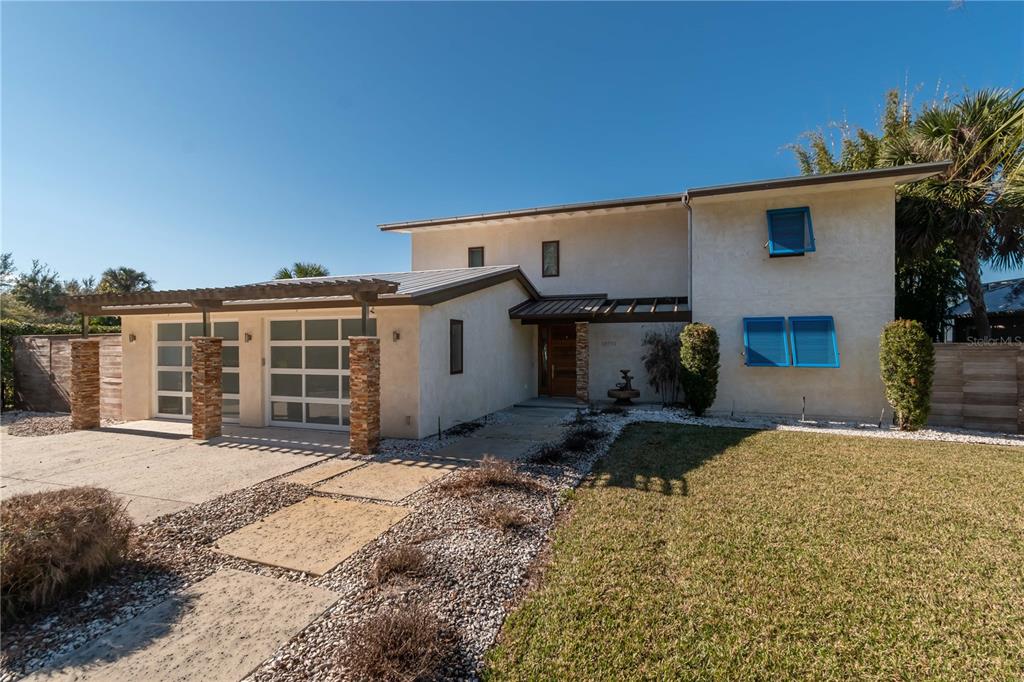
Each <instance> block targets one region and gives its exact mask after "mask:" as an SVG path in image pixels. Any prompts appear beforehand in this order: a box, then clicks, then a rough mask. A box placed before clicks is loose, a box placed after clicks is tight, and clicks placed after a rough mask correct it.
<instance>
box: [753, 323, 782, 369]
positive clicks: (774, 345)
mask: <svg viewBox="0 0 1024 682" xmlns="http://www.w3.org/2000/svg"><path fill="white" fill-rule="evenodd" d="M743 345H744V346H745V348H746V357H747V360H746V364H747V366H749V367H787V366H788V365H789V347H788V344H787V343H786V318H784V317H746V318H743Z"/></svg>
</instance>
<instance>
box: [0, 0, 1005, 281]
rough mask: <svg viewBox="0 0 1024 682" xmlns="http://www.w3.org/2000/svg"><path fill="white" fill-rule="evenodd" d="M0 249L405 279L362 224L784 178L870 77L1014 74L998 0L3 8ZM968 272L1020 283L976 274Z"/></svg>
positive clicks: (100, 260)
mask: <svg viewBox="0 0 1024 682" xmlns="http://www.w3.org/2000/svg"><path fill="white" fill-rule="evenodd" d="M0 18H2V54H0V56H2V60H3V63H2V93H0V94H2V117H3V118H2V138H3V139H2V144H3V147H2V159H0V160H2V173H3V177H2V180H3V187H2V188H3V206H2V218H3V233H2V240H3V250H4V251H13V252H14V255H15V260H16V262H17V263H18V265H19V266H20V267H22V268H24V267H27V266H28V265H29V263H30V261H31V259H32V258H39V259H41V260H43V261H45V262H48V263H50V264H51V265H52V266H53V267H54V268H55V269H56V270H58V271H59V272H60V273H61V274H62V275H63V276H65V277H81V276H85V275H90V274H98V273H99V272H100V271H102V270H103V269H104V268H106V267H108V266H112V265H129V266H132V267H135V268H139V269H142V270H145V271H146V272H147V273H149V274H150V275H151V276H152V277H154V278H155V279H156V281H157V285H158V287H159V288H175V287H189V286H201V285H221V284H236V283H242V282H248V281H257V280H260V279H263V278H267V277H269V276H271V275H272V274H273V272H274V270H275V269H277V268H278V267H280V266H282V265H285V264H288V263H290V262H292V261H295V260H312V261H318V262H322V263H324V264H326V265H327V266H328V267H330V269H331V271H332V272H334V273H336V274H346V273H362V272H383V271H388V270H404V269H408V267H409V250H408V241H407V237H405V236H401V235H394V234H381V233H378V231H377V229H376V224H377V223H380V222H390V221H397V220H405V219H413V218H426V217H436V216H442V215H451V214H459V213H473V212H479V211H489V210H501V209H507V208H515V207H523V206H533V205H541V204H550V203H565V202H574V201H587V200H596V199H605V198H615V197H622V196H629V195H640V194H658V193H665V192H675V191H680V190H682V189H684V188H686V187H693V186H700V185H709V184H716V183H723V182H738V181H743V180H753V179H758V178H766V177H775V176H783V175H794V174H796V172H797V168H796V164H795V162H794V161H793V158H792V155H791V154H790V153H789V152H787V151H786V150H785V149H784V146H785V145H786V144H787V143H789V142H792V141H794V140H795V139H796V138H797V137H798V136H799V135H800V133H801V132H803V131H805V130H808V129H811V128H815V127H818V126H820V125H822V124H825V123H827V122H828V121H830V120H836V119H840V118H846V119H847V120H849V121H850V122H852V123H856V124H861V125H865V126H871V127H873V125H874V123H875V121H876V120H877V117H878V113H879V109H880V105H881V102H882V98H883V93H884V92H885V91H886V90H887V89H888V88H891V87H902V86H904V85H905V84H909V85H910V87H911V88H912V89H915V90H916V89H918V88H919V89H920V91H919V94H918V97H919V99H924V98H928V97H931V96H932V95H934V94H936V93H937V92H938V93H941V92H946V91H950V92H953V93H957V92H960V91H961V90H963V89H964V88H981V87H1020V86H1021V81H1022V73H1021V68H1022V65H1024V38H1022V36H1024V4H1022V3H998V4H997V3H991V4H989V3H981V2H973V1H968V2H967V3H966V4H965V5H964V6H963V7H962V8H961V9H951V8H950V5H949V4H947V3H902V4H883V3H863V4H845V3H821V4H819V3H794V4H767V3H766V4H645V5H640V4H628V5H627V4H547V5H534V4H477V5H474V4H414V5H406V4H234V3H228V4H197V3H175V4H146V3H134V4H122V3H111V4H47V3H37V4H13V3H6V2H5V3H4V4H3V6H2V17H0ZM986 274H987V279H994V278H1003V277H1009V276H1020V275H1019V274H1018V273H1013V272H994V273H993V272H989V273H986Z"/></svg>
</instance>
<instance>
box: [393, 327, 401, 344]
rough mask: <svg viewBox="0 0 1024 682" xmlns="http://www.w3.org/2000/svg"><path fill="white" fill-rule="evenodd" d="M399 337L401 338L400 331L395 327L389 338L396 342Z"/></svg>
mask: <svg viewBox="0 0 1024 682" xmlns="http://www.w3.org/2000/svg"><path fill="white" fill-rule="evenodd" d="M400 338H402V333H401V332H400V331H398V330H397V329H396V330H395V331H393V332H391V340H392V341H394V342H395V343H398V340H399V339H400Z"/></svg>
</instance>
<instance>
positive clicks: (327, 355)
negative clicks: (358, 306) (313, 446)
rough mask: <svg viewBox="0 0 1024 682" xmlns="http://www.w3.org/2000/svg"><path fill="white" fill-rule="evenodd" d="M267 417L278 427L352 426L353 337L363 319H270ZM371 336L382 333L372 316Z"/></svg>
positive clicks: (368, 327)
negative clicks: (351, 368) (351, 359)
mask: <svg viewBox="0 0 1024 682" xmlns="http://www.w3.org/2000/svg"><path fill="white" fill-rule="evenodd" d="M269 324H270V329H269V333H268V336H267V338H268V339H269V353H268V361H267V374H268V382H267V383H268V386H269V397H268V404H267V410H268V420H269V422H270V423H271V424H274V425H277V426H306V427H309V428H318V429H341V430H346V431H347V430H348V426H349V370H348V367H349V357H348V354H349V347H348V339H349V337H350V336H359V335H360V334H361V333H362V321H361V320H360V319H358V318H355V319H353V318H316V319H306V320H271V321H270V323H269ZM367 334H369V335H371V336H375V335H376V334H377V321H376V320H373V319H370V320H369V321H368V324H367Z"/></svg>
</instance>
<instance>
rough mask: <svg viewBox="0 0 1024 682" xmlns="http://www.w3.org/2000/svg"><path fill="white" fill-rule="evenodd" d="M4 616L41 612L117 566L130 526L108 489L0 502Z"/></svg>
mask: <svg viewBox="0 0 1024 682" xmlns="http://www.w3.org/2000/svg"><path fill="white" fill-rule="evenodd" d="M0 515H2V516H3V524H4V529H3V535H2V537H0V564H2V565H3V571H2V575H0V599H2V608H3V614H4V615H5V616H13V615H16V614H21V613H24V612H28V611H31V610H34V609H38V608H42V607H44V606H47V605H49V604H52V603H53V602H55V601H56V600H57V599H58V598H59V597H60V596H61V595H63V594H64V593H66V592H68V591H70V590H71V589H72V588H74V587H76V586H78V585H79V584H81V583H84V582H87V581H89V580H91V579H94V578H96V577H98V576H100V575H102V574H104V573H106V572H108V571H109V570H110V569H111V568H113V567H114V566H116V565H118V564H120V563H121V562H122V561H123V560H124V557H125V554H126V552H127V550H128V542H129V537H130V536H131V532H132V528H133V523H132V520H131V519H130V518H129V517H128V514H127V513H126V512H125V504H124V503H123V502H122V501H121V500H119V499H118V498H117V497H115V496H114V494H113V493H111V492H110V491H108V490H101V489H99V488H87V487H80V488H65V489H62V490H52V491H47V492H40V493H29V494H25V495H15V496H14V497H11V498H10V499H7V500H4V501H3V502H2V503H0Z"/></svg>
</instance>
